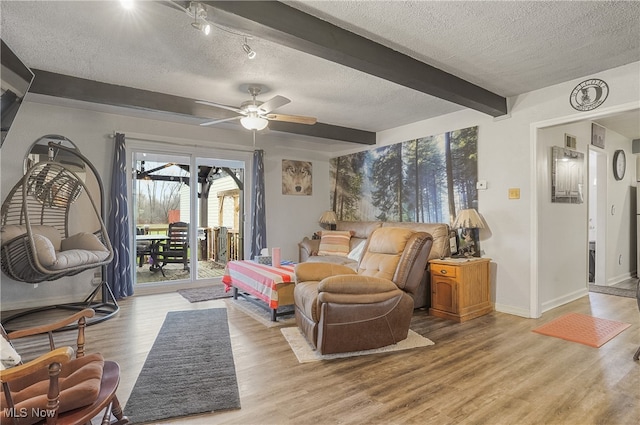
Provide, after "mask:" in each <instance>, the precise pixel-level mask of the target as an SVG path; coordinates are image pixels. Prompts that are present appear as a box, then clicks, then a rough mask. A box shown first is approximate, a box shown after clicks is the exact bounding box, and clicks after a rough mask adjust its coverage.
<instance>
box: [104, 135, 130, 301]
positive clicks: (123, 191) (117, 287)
mask: <svg viewBox="0 0 640 425" xmlns="http://www.w3.org/2000/svg"><path fill="white" fill-rule="evenodd" d="M126 162H127V161H126V152H125V145H124V134H121V133H116V145H115V152H114V156H113V171H112V173H111V191H110V194H111V196H110V198H109V200H110V203H111V205H110V208H109V222H108V226H107V231H108V233H109V239H110V240H111V245H113V251H114V253H113V261H112V262H111V263H110V264H109V265H108V266H107V282H109V283H110V286H111V288H112V290H113V295H114V296H115V298H116V299H122V298H125V297H128V296H130V295H133V276H132V275H131V253H130V251H129V216H128V212H127V167H126Z"/></svg>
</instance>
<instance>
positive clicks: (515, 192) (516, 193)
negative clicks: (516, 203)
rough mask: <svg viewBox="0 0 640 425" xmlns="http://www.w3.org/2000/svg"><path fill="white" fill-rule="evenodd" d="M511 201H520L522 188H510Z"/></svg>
mask: <svg viewBox="0 0 640 425" xmlns="http://www.w3.org/2000/svg"><path fill="white" fill-rule="evenodd" d="M509 199H520V188H518V187H511V188H509Z"/></svg>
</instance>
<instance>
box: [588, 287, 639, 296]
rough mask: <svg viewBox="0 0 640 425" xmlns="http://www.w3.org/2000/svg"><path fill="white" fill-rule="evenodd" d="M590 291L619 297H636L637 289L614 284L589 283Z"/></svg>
mask: <svg viewBox="0 0 640 425" xmlns="http://www.w3.org/2000/svg"><path fill="white" fill-rule="evenodd" d="M589 292H597V293H599V294H609V295H617V296H619V297H627V298H635V297H636V291H635V289H625V288H614V287H613V286H600V285H591V284H589Z"/></svg>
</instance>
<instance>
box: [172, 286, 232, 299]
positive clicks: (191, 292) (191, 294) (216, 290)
mask: <svg viewBox="0 0 640 425" xmlns="http://www.w3.org/2000/svg"><path fill="white" fill-rule="evenodd" d="M224 289H225V285H222V284H219V285H212V286H207V287H205V288H193V289H180V290H179V291H178V293H179V294H180V295H182V296H183V297H184V298H186V299H187V301H189V302H190V303H197V302H201V301H210V300H218V299H220V298H231V296H232V294H231V291H229V292H225V291H224Z"/></svg>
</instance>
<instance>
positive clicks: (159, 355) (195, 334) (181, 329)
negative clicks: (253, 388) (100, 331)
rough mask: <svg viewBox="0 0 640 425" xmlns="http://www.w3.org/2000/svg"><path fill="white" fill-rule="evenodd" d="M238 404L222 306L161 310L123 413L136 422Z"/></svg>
mask: <svg viewBox="0 0 640 425" xmlns="http://www.w3.org/2000/svg"><path fill="white" fill-rule="evenodd" d="M239 408H240V395H239V392H238V382H237V380H236V370H235V365H234V362H233V351H232V350H231V339H230V338H229V324H228V322H227V310H226V309H224V308H211V309H206V310H190V311H170V312H169V313H167V316H166V318H165V320H164V323H163V325H162V328H161V329H160V332H159V333H158V336H157V337H156V340H155V342H154V343H153V347H152V348H151V351H149V354H148V356H147V359H146V361H145V363H144V366H143V367H142V371H141V372H140V375H138V380H137V381H136V383H135V385H134V387H133V390H132V392H131V396H130V397H129V400H128V401H127V404H126V405H125V408H124V411H125V415H127V416H128V417H129V419H130V420H131V422H132V423H136V424H138V423H144V422H151V421H157V420H160V419H167V418H175V417H180V416H187V415H194V414H198V413H207V412H215V411H219V410H228V409H239Z"/></svg>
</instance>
